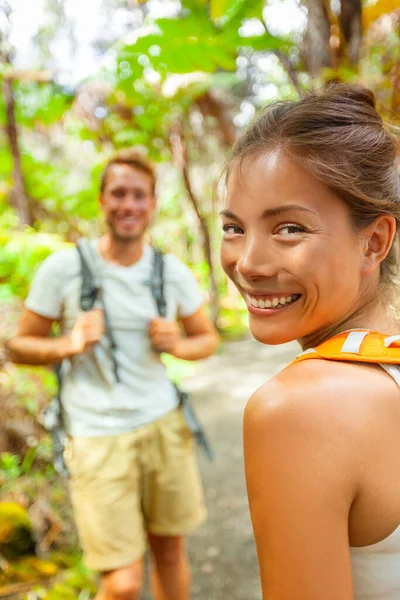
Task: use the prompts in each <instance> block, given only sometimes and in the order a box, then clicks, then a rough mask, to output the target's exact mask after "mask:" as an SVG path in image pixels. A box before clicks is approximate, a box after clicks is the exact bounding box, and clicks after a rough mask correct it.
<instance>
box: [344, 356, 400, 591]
mask: <svg viewBox="0 0 400 600" xmlns="http://www.w3.org/2000/svg"><path fill="white" fill-rule="evenodd" d="M381 367H382V368H383V369H385V371H386V372H387V373H388V374H389V375H390V376H391V377H392V378H393V379H394V380H395V381H396V383H397V384H398V386H399V387H400V365H384V364H381ZM350 554H351V566H352V572H353V585H354V600H400V525H399V527H397V529H395V531H394V532H393V533H392V534H391V535H389V537H387V538H385V539H384V540H382V541H381V542H378V543H377V544H372V545H371V546H363V547H362V548H351V549H350Z"/></svg>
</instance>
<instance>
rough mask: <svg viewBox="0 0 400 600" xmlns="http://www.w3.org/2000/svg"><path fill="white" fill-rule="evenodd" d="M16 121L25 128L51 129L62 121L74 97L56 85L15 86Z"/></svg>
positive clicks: (20, 84)
mask: <svg viewBox="0 0 400 600" xmlns="http://www.w3.org/2000/svg"><path fill="white" fill-rule="evenodd" d="M14 89H15V91H14V98H15V103H16V119H17V122H18V124H20V125H22V126H24V127H30V128H39V127H40V126H45V127H49V126H50V125H53V124H54V123H57V122H59V121H60V119H62V117H63V116H64V114H65V113H66V111H67V110H68V109H69V108H70V107H71V105H72V101H73V95H72V94H71V93H66V92H65V91H64V90H63V88H61V87H60V86H58V85H56V84H55V83H52V82H49V83H35V82H29V83H26V82H23V83H16V84H14Z"/></svg>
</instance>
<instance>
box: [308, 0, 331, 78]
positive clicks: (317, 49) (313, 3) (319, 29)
mask: <svg viewBox="0 0 400 600" xmlns="http://www.w3.org/2000/svg"><path fill="white" fill-rule="evenodd" d="M326 1H328V0H326ZM305 5H306V7H307V11H308V20H307V32H306V40H307V62H308V71H309V72H310V74H311V75H312V76H313V77H314V76H316V75H318V73H319V71H320V70H321V69H322V68H323V67H332V66H333V61H332V52H331V48H330V36H331V23H330V19H329V13H328V9H327V5H326V3H325V1H324V0H306V2H305Z"/></svg>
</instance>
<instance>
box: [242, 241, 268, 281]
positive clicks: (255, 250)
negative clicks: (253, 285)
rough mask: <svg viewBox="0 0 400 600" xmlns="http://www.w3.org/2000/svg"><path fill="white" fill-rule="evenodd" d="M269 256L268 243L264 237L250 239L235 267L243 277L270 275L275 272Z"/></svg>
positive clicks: (252, 277) (258, 277)
mask: <svg viewBox="0 0 400 600" xmlns="http://www.w3.org/2000/svg"><path fill="white" fill-rule="evenodd" d="M271 258H272V257H271V254H270V252H268V244H267V242H266V241H265V239H263V240H261V241H251V242H250V243H249V244H247V245H246V247H245V248H244V251H243V253H242V254H241V256H240V258H239V260H238V261H237V263H236V269H237V271H238V273H239V274H240V275H241V276H242V277H243V278H245V279H260V278H262V277H272V276H273V275H275V273H276V268H275V266H274V265H273V262H272V260H271Z"/></svg>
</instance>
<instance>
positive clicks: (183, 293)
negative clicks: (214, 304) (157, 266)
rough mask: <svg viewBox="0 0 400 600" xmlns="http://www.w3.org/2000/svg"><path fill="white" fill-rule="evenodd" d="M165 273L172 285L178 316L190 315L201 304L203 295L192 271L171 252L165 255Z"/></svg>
mask: <svg viewBox="0 0 400 600" xmlns="http://www.w3.org/2000/svg"><path fill="white" fill-rule="evenodd" d="M165 258H166V275H167V278H168V279H171V282H172V283H173V285H174V291H175V294H176V300H177V306H178V316H179V317H182V318H185V317H190V316H191V315H193V314H194V313H195V312H196V311H198V310H199V308H200V307H201V306H202V305H203V302H204V300H203V295H202V293H201V290H200V287H199V284H198V283H197V280H196V278H195V276H194V275H193V273H192V271H191V270H190V269H189V267H187V266H186V265H185V264H184V263H183V262H181V261H180V260H179V259H178V258H177V257H176V256H174V255H173V254H167V255H166V257H165Z"/></svg>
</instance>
